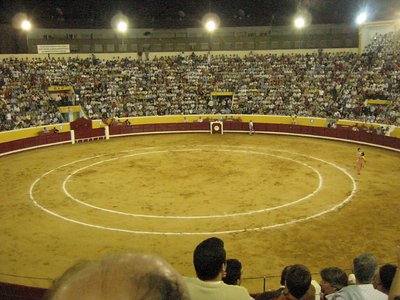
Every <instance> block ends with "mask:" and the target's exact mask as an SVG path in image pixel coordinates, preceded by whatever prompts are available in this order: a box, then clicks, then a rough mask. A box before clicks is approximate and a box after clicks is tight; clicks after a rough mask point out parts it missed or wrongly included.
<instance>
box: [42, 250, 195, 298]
mask: <svg viewBox="0 0 400 300" xmlns="http://www.w3.org/2000/svg"><path fill="white" fill-rule="evenodd" d="M44 299H45V300H94V299H95V300H111V299H112V300H139V299H140V300H155V299H157V300H189V299H190V298H189V294H188V291H187V288H186V285H185V283H184V281H183V278H182V277H181V276H180V275H179V273H178V272H177V271H176V270H175V269H174V268H172V266H171V265H170V264H168V263H167V262H166V261H165V260H163V259H162V258H160V257H158V256H155V255H148V254H119V255H113V256H109V257H106V258H103V259H101V260H99V261H94V262H87V263H80V264H77V265H75V266H74V267H72V268H71V269H69V270H67V271H66V272H65V273H64V274H63V275H62V277H61V278H60V279H59V280H57V281H56V283H55V284H54V286H53V287H52V288H51V289H50V290H49V292H48V294H47V295H45V297H44Z"/></svg>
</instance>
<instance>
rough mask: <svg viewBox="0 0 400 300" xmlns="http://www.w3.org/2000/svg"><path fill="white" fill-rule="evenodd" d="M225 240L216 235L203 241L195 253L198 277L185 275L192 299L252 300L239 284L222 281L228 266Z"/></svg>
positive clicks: (194, 260)
mask: <svg viewBox="0 0 400 300" xmlns="http://www.w3.org/2000/svg"><path fill="white" fill-rule="evenodd" d="M225 261H226V252H225V249H224V242H223V241H222V240H221V239H219V238H216V237H212V238H209V239H206V240H204V241H202V242H201V243H200V244H199V245H197V247H196V249H195V250H194V253H193V264H194V268H195V271H196V275H197V277H196V278H190V277H185V281H186V283H187V286H188V289H189V294H190V299H191V300H203V299H204V300H224V299H227V300H228V299H229V300H252V299H253V298H252V297H250V295H249V292H248V291H247V290H246V289H245V288H244V287H241V286H238V285H228V284H226V283H224V282H223V281H222V276H223V274H224V272H225V267H226V263H225Z"/></svg>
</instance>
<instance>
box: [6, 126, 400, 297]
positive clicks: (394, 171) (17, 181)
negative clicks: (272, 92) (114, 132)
mask: <svg viewBox="0 0 400 300" xmlns="http://www.w3.org/2000/svg"><path fill="white" fill-rule="evenodd" d="M357 147H358V146H357V145H356V144H351V143H344V142H337V141H327V140H320V139H312V138H302V137H289V136H275V135H262V134H256V135H255V136H248V135H246V134H225V135H209V134H180V135H153V136H136V137H127V138H118V139H112V140H109V141H97V142H90V143H81V144H76V145H69V144H68V145H61V146H54V147H48V148H44V149H38V150H32V151H26V152H22V153H17V154H13V155H8V156H4V157H1V158H0V161H1V164H0V170H1V174H2V179H1V182H0V191H1V193H0V197H1V201H0V213H1V220H2V222H1V224H0V232H1V234H0V244H1V247H0V262H1V263H0V281H4V282H11V283H19V284H25V285H32V286H38V287H48V286H49V285H50V284H51V282H52V280H53V279H55V278H57V277H58V276H60V275H61V274H62V273H63V271H64V270H65V269H67V268H68V267H69V266H71V265H72V264H74V263H75V262H77V261H79V260H85V259H94V258H98V257H102V256H105V255H107V254H112V253H121V252H151V253H156V254H159V255H161V256H163V257H164V258H166V259H167V260H168V261H169V262H170V263H171V264H172V265H173V266H174V267H175V268H176V269H178V270H179V271H180V272H181V273H182V274H183V275H187V276H193V275H194V269H193V267H192V252H193V249H194V248H195V246H196V245H197V244H198V243H199V242H200V241H201V240H203V239H205V238H207V237H211V236H218V237H220V238H222V239H223V240H224V241H225V247H226V249H227V256H228V258H238V259H239V260H241V261H242V264H243V266H244V270H243V276H244V277H245V278H253V277H260V276H261V277H262V276H268V277H269V276H272V277H273V278H269V279H268V280H267V288H269V287H271V288H275V287H277V286H278V285H279V278H278V277H279V275H280V272H281V270H282V268H283V267H284V266H285V265H289V264H294V263H302V264H305V265H306V266H308V267H309V268H310V270H311V271H312V272H313V273H315V275H314V277H315V279H317V280H319V276H318V272H319V270H320V269H321V268H324V267H328V266H339V267H342V268H344V269H346V270H348V269H350V268H351V262H352V259H353V257H354V256H356V255H358V254H360V253H363V252H369V253H372V254H374V255H376V257H377V258H378V261H379V263H388V262H394V261H395V247H396V245H398V244H400V235H399V228H400V218H399V213H400V188H399V182H400V180H399V178H400V154H399V153H398V152H393V151H389V150H384V149H379V148H373V147H369V146H361V148H362V150H363V151H364V152H365V153H366V158H367V164H366V167H365V168H364V169H363V171H362V174H361V176H359V175H357V173H356V170H355V158H356V149H357ZM262 284H263V280H262V279H247V280H244V282H243V285H244V286H246V287H247V288H248V289H249V290H250V291H251V292H261V291H262V288H263V286H262Z"/></svg>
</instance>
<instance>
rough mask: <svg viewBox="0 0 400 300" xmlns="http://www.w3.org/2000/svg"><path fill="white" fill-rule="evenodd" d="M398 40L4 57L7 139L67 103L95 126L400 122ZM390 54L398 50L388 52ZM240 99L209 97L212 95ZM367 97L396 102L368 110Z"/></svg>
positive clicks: (0, 80) (0, 115)
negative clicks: (158, 118) (59, 92)
mask: <svg viewBox="0 0 400 300" xmlns="http://www.w3.org/2000/svg"><path fill="white" fill-rule="evenodd" d="M393 39H394V34H393V33H392V34H390V33H389V34H385V35H380V36H377V37H375V38H374V39H373V42H372V43H371V45H369V46H368V47H367V48H366V51H365V52H364V54H362V55H361V56H358V55H356V54H354V53H349V52H342V53H335V54H333V53H325V52H323V51H319V52H318V53H313V54H305V55H304V54H290V55H273V54H267V55H261V54H252V53H249V54H248V55H247V56H245V57H239V56H238V55H211V54H206V55H195V54H194V53H192V54H191V55H186V56H185V55H177V56H174V57H159V58H154V59H152V60H146V59H144V60H143V59H130V58H114V59H112V60H99V59H97V58H96V57H94V56H93V57H92V58H86V59H79V58H68V59H67V58H60V59H55V58H46V59H33V60H26V59H17V58H10V59H3V60H2V61H1V62H0V105H1V107H2V110H1V112H0V131H3V130H12V129H18V128H25V127H31V126H40V125H49V124H55V123H60V122H62V121H63V118H62V115H61V114H60V113H59V111H58V106H61V105H63V104H65V101H64V100H65V99H63V100H62V98H63V97H54V96H52V95H50V94H49V93H48V90H47V88H48V87H49V86H57V85H61V86H71V87H73V90H74V94H73V95H72V96H71V97H72V98H71V100H73V102H74V104H76V105H80V106H81V107H82V108H83V110H84V112H85V113H86V115H87V117H88V118H90V119H100V118H114V117H136V116H154V115H184V114H185V115H191V114H268V115H288V116H294V115H296V116H307V117H322V118H334V119H350V120H359V121H363V122H376V123H383V124H393V125H399V124H400V80H399V77H400V59H399V55H397V54H396V55H395V54H394V51H393V45H392V44H393ZM388 49H391V51H389V50H388ZM216 91H217V92H221V91H228V92H233V93H234V97H233V98H232V97H222V98H218V97H211V92H216ZM367 99H382V100H390V101H391V102H390V104H388V105H367V104H366V102H365V100H367Z"/></svg>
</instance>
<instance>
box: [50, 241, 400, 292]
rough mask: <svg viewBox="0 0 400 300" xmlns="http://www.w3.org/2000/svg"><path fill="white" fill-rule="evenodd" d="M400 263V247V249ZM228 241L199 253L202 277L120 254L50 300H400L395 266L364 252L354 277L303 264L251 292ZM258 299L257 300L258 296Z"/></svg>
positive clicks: (65, 281)
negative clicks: (271, 286)
mask: <svg viewBox="0 0 400 300" xmlns="http://www.w3.org/2000/svg"><path fill="white" fill-rule="evenodd" d="M397 252H398V253H397V261H398V263H399V262H400V248H399V249H398V251H397ZM226 257H227V253H226V250H225V246H224V241H223V240H221V239H220V238H217V237H211V238H207V239H205V240H203V241H202V242H200V243H199V244H198V245H197V246H196V248H195V249H194V251H193V267H194V269H195V272H196V277H182V276H181V275H180V274H179V273H178V272H177V271H176V270H175V269H174V268H173V267H172V266H171V265H170V264H169V263H168V262H166V261H165V260H163V259H162V258H161V257H158V256H155V255H150V254H134V253H130V254H119V255H113V256H109V257H106V258H104V259H101V260H100V261H95V262H85V263H80V264H78V265H75V266H73V267H72V268H70V269H69V270H67V271H66V272H65V273H64V275H63V276H62V277H61V278H60V279H58V280H56V281H55V282H54V286H53V287H52V288H51V289H50V290H49V291H48V293H47V295H46V296H45V299H47V300H64V299H65V300H66V299H82V300H85V299H98V300H102V299H121V300H125V299H126V300H128V299H130V300H136V299H137V300H139V299H142V300H143V299H149V300H153V299H160V300H189V299H191V300H225V299H226V300H228V299H229V300H254V299H255V300H315V299H320V300H398V299H400V297H398V296H399V295H400V277H399V273H398V272H397V267H396V266H395V265H390V264H386V265H384V266H382V267H381V268H379V267H378V262H377V260H376V258H375V257H374V256H372V255H370V254H367V253H364V254H361V255H358V256H356V257H355V258H354V259H353V263H352V270H353V272H354V274H351V275H352V276H348V275H347V274H346V272H345V271H343V270H342V269H340V268H338V267H328V268H323V269H322V270H321V271H320V278H321V280H320V283H319V284H318V282H317V281H315V280H312V274H311V272H310V270H309V269H308V268H307V267H306V266H304V265H302V264H294V265H290V266H286V267H285V268H284V269H283V271H282V275H281V287H280V288H279V289H277V290H275V291H267V292H263V293H259V294H253V295H252V296H251V295H250V294H249V292H248V290H247V289H246V288H245V287H242V286H241V281H240V277H241V269H242V264H241V263H240V261H239V260H237V259H228V260H227V259H226ZM254 297H255V298H254Z"/></svg>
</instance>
